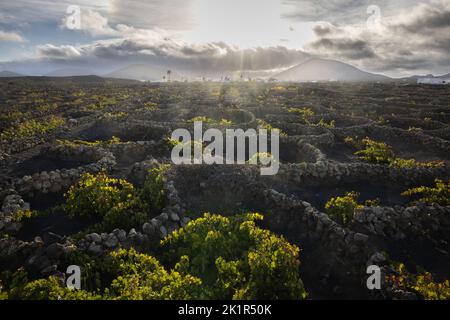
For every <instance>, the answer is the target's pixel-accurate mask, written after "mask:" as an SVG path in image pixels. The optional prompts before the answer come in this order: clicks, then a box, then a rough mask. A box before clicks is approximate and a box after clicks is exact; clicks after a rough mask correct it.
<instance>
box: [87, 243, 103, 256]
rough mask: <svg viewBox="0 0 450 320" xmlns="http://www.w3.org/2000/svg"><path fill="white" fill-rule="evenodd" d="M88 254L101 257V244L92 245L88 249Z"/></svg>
mask: <svg viewBox="0 0 450 320" xmlns="http://www.w3.org/2000/svg"><path fill="white" fill-rule="evenodd" d="M88 252H89V253H90V254H93V255H95V256H99V255H101V254H102V253H103V250H102V246H101V245H99V244H95V243H91V245H90V246H89V248H88Z"/></svg>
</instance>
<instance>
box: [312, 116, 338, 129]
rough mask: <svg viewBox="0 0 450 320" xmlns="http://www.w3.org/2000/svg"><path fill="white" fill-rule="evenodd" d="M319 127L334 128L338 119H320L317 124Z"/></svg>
mask: <svg viewBox="0 0 450 320" xmlns="http://www.w3.org/2000/svg"><path fill="white" fill-rule="evenodd" d="M315 126H317V127H323V128H327V129H333V128H334V127H335V126H336V121H335V120H331V121H330V122H326V121H325V120H324V119H323V118H322V119H320V121H319V122H318V123H316V124H315Z"/></svg>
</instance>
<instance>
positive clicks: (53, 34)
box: [0, 0, 450, 77]
mask: <svg viewBox="0 0 450 320" xmlns="http://www.w3.org/2000/svg"><path fill="white" fill-rule="evenodd" d="M77 8H78V9H79V13H80V14H79V16H78V12H77ZM68 9H69V10H68ZM78 17H79V19H78ZM77 21H79V22H80V23H79V24H77V23H76V22H77ZM449 40H450V0H429V1H418V0H413V1H404V0H401V1H395V3H393V2H392V1H387V0H376V1H368V0H336V1H313V0H264V1H261V0H245V1H238V0H227V1H220V0H170V1H167V0H152V1H143V0H132V1H125V0H100V1H95V2H93V1H87V0H77V1H72V0H70V1H68V0H63V1H59V2H58V3H57V4H55V3H52V1H49V0H36V1H32V0H17V1H14V2H5V3H1V4H0V71H1V70H8V71H13V72H18V73H23V74H29V75H43V74H48V73H52V72H56V71H58V70H61V69H63V70H64V69H66V70H68V69H70V70H75V71H76V70H92V72H91V73H92V74H100V75H103V74H109V73H111V72H115V71H117V70H119V69H121V68H125V67H127V66H130V65H139V64H145V65H149V66H154V67H155V68H160V69H161V70H164V68H170V69H173V70H174V71H177V72H180V74H184V73H185V74H189V75H190V74H192V75H200V74H205V75H218V74H221V73H223V74H234V73H239V72H245V73H246V74H248V75H249V76H263V75H266V74H273V73H279V72H282V71H284V70H286V69H288V68H290V67H292V66H294V65H297V64H299V63H302V62H304V61H306V60H308V59H310V58H324V59H333V60H338V61H342V62H344V63H348V64H350V65H352V66H355V67H358V68H360V69H362V70H364V71H367V72H372V73H377V74H383V75H386V76H390V77H402V76H411V75H417V74H420V75H424V74H430V73H431V74H435V75H442V74H446V73H449V72H450V41H449ZM75 71H74V72H75Z"/></svg>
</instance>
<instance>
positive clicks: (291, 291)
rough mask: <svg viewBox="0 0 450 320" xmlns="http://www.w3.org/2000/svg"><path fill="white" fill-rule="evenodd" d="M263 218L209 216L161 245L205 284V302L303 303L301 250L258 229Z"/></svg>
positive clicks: (170, 259)
mask: <svg viewBox="0 0 450 320" xmlns="http://www.w3.org/2000/svg"><path fill="white" fill-rule="evenodd" d="M261 219H262V216H260V215H259V214H246V215H237V216H233V217H222V216H219V215H210V214H205V215H204V217H203V218H199V219H197V220H194V221H191V222H190V223H189V224H188V225H187V226H185V227H184V228H182V229H180V230H178V231H175V232H173V233H172V234H171V235H169V236H168V237H166V239H164V240H163V241H162V245H163V247H164V248H165V249H167V251H168V253H166V259H167V260H168V261H169V262H171V263H172V264H173V263H174V262H177V261H184V264H183V265H184V269H185V270H186V272H188V273H189V274H192V275H194V276H196V277H198V278H200V279H201V280H202V288H201V289H202V290H201V296H199V298H201V299H303V298H305V297H306V292H305V290H304V287H303V283H302V281H301V279H300V277H299V273H298V268H299V264H300V263H299V260H298V254H299V249H298V248H297V247H296V246H294V245H291V244H289V243H288V242H287V241H286V240H285V239H284V238H283V237H278V236H276V235H274V234H272V233H271V232H269V231H267V230H262V229H260V228H258V227H257V226H256V224H255V222H256V221H257V220H261Z"/></svg>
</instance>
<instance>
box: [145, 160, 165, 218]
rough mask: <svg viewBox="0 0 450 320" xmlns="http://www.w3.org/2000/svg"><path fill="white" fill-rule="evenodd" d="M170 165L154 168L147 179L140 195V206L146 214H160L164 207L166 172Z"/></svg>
mask: <svg viewBox="0 0 450 320" xmlns="http://www.w3.org/2000/svg"><path fill="white" fill-rule="evenodd" d="M169 167H170V166H169V165H162V166H159V167H157V168H153V169H151V170H150V171H149V174H148V175H147V177H146V178H145V182H144V186H143V187H142V190H141V191H140V193H139V199H140V205H141V206H142V207H143V209H144V210H145V211H146V212H149V211H153V212H159V211H161V209H162V208H163V207H164V202H165V193H164V177H163V174H164V172H165V171H166V170H167V169H168V168H169Z"/></svg>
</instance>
